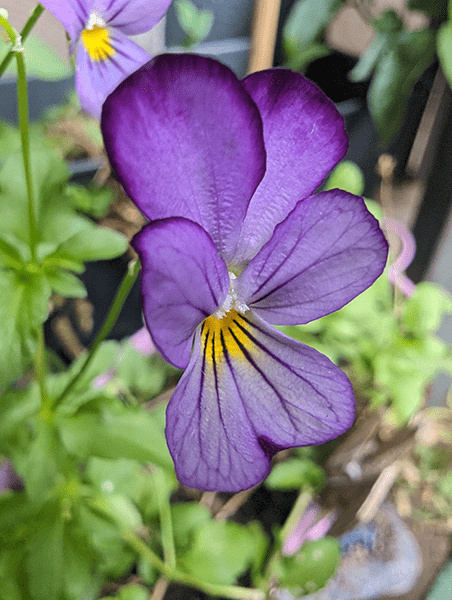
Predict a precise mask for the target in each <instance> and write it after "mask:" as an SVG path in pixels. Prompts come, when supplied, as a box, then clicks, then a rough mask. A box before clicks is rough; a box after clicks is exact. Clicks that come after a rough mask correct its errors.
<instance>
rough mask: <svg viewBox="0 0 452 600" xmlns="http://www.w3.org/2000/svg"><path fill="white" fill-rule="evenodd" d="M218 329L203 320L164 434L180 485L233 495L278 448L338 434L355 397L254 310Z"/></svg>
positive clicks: (340, 377)
mask: <svg viewBox="0 0 452 600" xmlns="http://www.w3.org/2000/svg"><path fill="white" fill-rule="evenodd" d="M224 323H226V326H225V325H224ZM224 323H223V325H221V324H218V322H217V323H212V322H210V324H209V322H205V323H203V326H202V328H201V332H200V333H198V335H197V341H196V345H195V349H194V351H193V355H192V358H191V361H190V364H189V367H188V369H187V371H186V372H185V373H184V375H183V376H182V379H181V380H180V382H179V385H178V386H177V388H176V391H175V393H174V394H173V397H172V398H171V401H170V403H169V405H168V409H167V427H166V435H167V441H168V447H169V449H170V452H171V454H172V457H173V460H174V462H175V467H176V473H177V475H178V477H179V479H180V480H181V481H182V483H184V484H185V485H188V486H190V487H195V488H200V489H205V490H218V491H230V492H235V491H239V490H242V489H246V488H248V487H251V486H253V485H256V484H257V483H258V482H259V481H261V480H262V479H263V478H264V477H265V476H266V475H267V474H268V472H269V469H270V459H271V457H272V456H273V454H275V453H276V452H277V451H278V450H281V449H282V448H288V447H292V446H304V445H312V444H320V443H323V442H326V441H328V440H330V439H332V438H334V437H337V436H338V435H340V434H341V433H343V432H344V431H345V430H346V429H348V428H349V427H350V426H351V424H352V422H353V418H354V398H353V391H352V388H351V384H350V382H349V380H348V379H347V377H346V376H345V374H344V373H343V372H342V371H341V370H340V369H339V368H338V367H336V366H335V365H334V364H333V363H332V362H331V361H329V360H328V359H327V358H326V357H325V356H323V355H322V354H320V353H319V352H317V351H316V350H314V349H312V348H309V347H308V346H304V345H303V344H300V343H299V342H296V341H294V340H292V339H290V338H288V337H287V336H284V335H282V334H281V333H279V332H278V331H276V330H274V329H273V328H272V327H270V326H268V325H266V324H265V323H264V322H263V321H261V320H260V319H259V318H258V317H255V316H254V315H253V314H252V311H247V312H246V313H245V315H241V314H240V313H238V312H235V311H231V312H230V313H228V314H227V315H226V317H225V321H224Z"/></svg>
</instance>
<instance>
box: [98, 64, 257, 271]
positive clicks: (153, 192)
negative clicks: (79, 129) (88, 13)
mask: <svg viewBox="0 0 452 600" xmlns="http://www.w3.org/2000/svg"><path fill="white" fill-rule="evenodd" d="M102 130H103V134H104V141H105V147H106V149H107V152H108V156H109V158H110V162H111V164H112V166H113V168H114V170H115V173H116V176H117V177H118V179H119V180H120V182H121V183H122V185H123V186H124V189H125V191H126V193H127V194H128V195H129V196H130V197H131V198H132V200H133V201H134V202H135V203H136V204H137V206H138V207H139V208H140V210H142V212H143V213H144V214H145V215H146V216H147V217H148V218H149V219H150V220H153V219H161V218H166V217H173V216H181V217H185V218H188V219H191V220H192V221H195V222H197V223H199V224H200V225H201V226H202V227H203V228H204V229H205V230H206V231H207V232H208V233H209V234H210V236H211V237H212V239H213V240H214V242H215V244H216V246H217V248H218V250H219V252H220V255H221V256H222V257H223V258H224V259H225V260H226V262H228V261H229V259H230V258H232V256H233V254H234V252H235V247H236V244H237V239H238V236H239V233H240V227H241V225H242V222H243V219H244V216H245V213H246V209H247V207H248V203H249V200H250V198H251V196H252V194H253V193H254V190H255V189H256V186H257V184H258V183H259V181H260V180H261V178H262V176H263V173H264V170H265V149H264V145H263V136H262V123H261V118H260V115H259V112H258V110H257V108H256V105H255V104H254V102H253V101H252V100H251V98H250V97H249V95H248V94H247V93H246V92H245V90H244V89H243V86H242V84H241V83H240V82H239V80H238V79H237V77H236V76H235V75H234V73H233V72H232V71H231V70H230V69H229V68H228V67H226V66H224V65H221V64H220V63H218V62H216V61H214V60H212V59H210V58H206V57H201V56H195V55H190V54H185V55H176V54H172V55H169V54H168V55H161V56H158V57H156V58H155V59H153V60H152V61H151V62H149V63H148V64H147V65H145V66H144V67H143V68H141V69H139V70H138V71H137V72H136V73H133V75H131V76H130V77H128V78H127V79H126V80H125V81H124V82H123V83H122V84H121V85H120V86H119V87H118V88H117V89H116V90H115V91H114V92H113V93H112V94H111V95H110V97H109V98H108V99H107V101H106V103H105V105H104V109H103V114H102Z"/></svg>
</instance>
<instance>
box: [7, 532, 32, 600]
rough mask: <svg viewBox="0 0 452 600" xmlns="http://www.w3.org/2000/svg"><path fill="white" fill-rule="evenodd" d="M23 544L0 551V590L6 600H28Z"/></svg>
mask: <svg viewBox="0 0 452 600" xmlns="http://www.w3.org/2000/svg"><path fill="white" fill-rule="evenodd" d="M25 554H26V551H25V548H24V544H23V543H22V544H15V545H14V546H13V547H12V548H11V549H10V548H7V547H6V546H5V547H4V548H3V549H2V550H0V589H1V590H2V596H3V598H5V599H7V600H29V598H30V591H29V589H28V583H27V580H28V577H27V573H26V572H25V568H24V562H25Z"/></svg>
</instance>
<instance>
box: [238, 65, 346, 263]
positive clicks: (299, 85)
mask: <svg viewBox="0 0 452 600" xmlns="http://www.w3.org/2000/svg"><path fill="white" fill-rule="evenodd" d="M243 86H244V88H245V89H246V90H247V91H248V93H249V94H250V96H251V97H252V98H253V100H254V101H255V102H256V104H257V107H258V108H259V111H260V113H261V117H262V121H263V124H264V141H265V149H266V152H267V170H266V173H265V176H264V178H263V180H262V181H261V183H260V184H259V187H258V188H257V190H256V192H255V194H254V196H253V198H252V200H251V202H250V204H249V207H248V211H247V214H246V218H245V223H244V226H243V230H242V233H241V238H240V242H239V247H238V250H237V256H236V258H235V262H236V263H243V262H246V261H248V260H250V259H251V258H252V257H253V256H255V254H256V253H257V252H258V250H259V249H260V248H261V246H262V245H263V244H264V243H265V242H267V241H268V240H269V239H270V237H271V235H272V233H273V229H274V227H275V225H277V224H278V223H280V222H281V221H282V220H283V219H285V218H286V216H287V215H288V214H289V212H290V211H291V210H292V209H293V208H294V206H295V204H296V203H297V202H299V201H300V200H302V199H303V198H306V197H307V196H310V195H311V194H312V193H313V192H314V191H315V190H316V189H317V187H318V186H319V185H320V184H321V183H322V181H323V180H324V179H325V177H326V176H327V175H328V173H329V172H330V171H331V169H332V168H333V167H334V166H335V165H336V164H337V163H338V162H339V161H340V160H341V159H342V158H343V157H344V155H345V153H346V151H347V148H348V139H347V135H346V133H345V129H344V121H343V118H342V117H341V115H340V114H339V112H338V111H337V109H336V108H335V106H334V104H333V102H331V100H329V99H328V98H327V97H326V96H325V94H324V93H323V92H322V91H320V90H319V89H318V88H317V87H316V86H315V85H314V84H313V83H312V82H310V81H309V80H307V79H306V78H305V77H303V76H302V75H300V74H299V73H293V72H292V71H290V70H288V69H270V70H267V71H261V72H259V73H253V74H252V75H249V76H248V77H247V78H246V79H245V80H244V81H243Z"/></svg>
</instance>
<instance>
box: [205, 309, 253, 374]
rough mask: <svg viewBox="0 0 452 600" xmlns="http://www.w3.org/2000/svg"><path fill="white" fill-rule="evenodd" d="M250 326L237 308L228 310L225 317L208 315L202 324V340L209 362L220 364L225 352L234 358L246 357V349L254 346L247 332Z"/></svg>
mask: <svg viewBox="0 0 452 600" xmlns="http://www.w3.org/2000/svg"><path fill="white" fill-rule="evenodd" d="M249 329H250V327H249V325H248V323H247V321H246V320H245V318H244V317H243V315H242V314H240V313H239V312H238V311H236V310H230V311H228V312H227V313H226V314H225V315H224V316H223V317H221V318H218V317H216V316H215V315H212V316H211V317H207V319H206V320H205V321H204V323H203V324H202V329H201V341H202V348H203V352H204V355H205V357H206V359H207V362H208V363H209V364H213V363H214V361H215V364H217V365H218V364H219V363H220V362H221V361H222V360H224V356H225V353H227V354H228V355H229V356H231V357H233V358H245V355H244V350H248V349H249V348H251V347H252V346H253V342H252V339H251V338H250V337H249V335H248V334H247V332H248V331H249Z"/></svg>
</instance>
